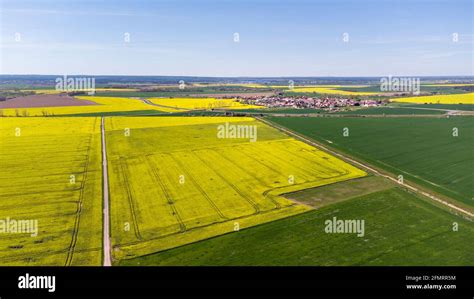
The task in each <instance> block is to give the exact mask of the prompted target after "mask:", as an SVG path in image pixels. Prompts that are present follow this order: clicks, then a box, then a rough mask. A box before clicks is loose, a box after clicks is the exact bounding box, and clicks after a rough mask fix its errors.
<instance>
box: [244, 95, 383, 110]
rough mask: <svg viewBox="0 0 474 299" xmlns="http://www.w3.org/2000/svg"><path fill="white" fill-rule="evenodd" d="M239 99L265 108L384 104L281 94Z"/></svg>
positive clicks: (340, 106)
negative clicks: (284, 95)
mask: <svg viewBox="0 0 474 299" xmlns="http://www.w3.org/2000/svg"><path fill="white" fill-rule="evenodd" d="M238 99H239V101H240V102H242V103H246V104H253V105H258V106H265V107H267V108H300V109H303V108H310V109H328V110H333V109H335V110H338V109H340V108H344V107H352V106H361V107H376V106H381V105H383V104H385V102H384V101H382V100H354V99H346V98H341V97H323V98H313V97H307V96H301V97H283V96H240V97H238Z"/></svg>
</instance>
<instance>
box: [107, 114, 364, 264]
mask: <svg viewBox="0 0 474 299" xmlns="http://www.w3.org/2000/svg"><path fill="white" fill-rule="evenodd" d="M105 127H106V140H107V156H108V163H109V179H110V194H111V199H110V200H111V227H112V245H113V259H114V262H115V263H116V262H118V261H119V260H121V259H128V258H133V257H136V256H140V255H145V254H149V253H153V252H158V251H161V250H166V249H169V248H173V247H177V246H181V245H184V244H188V243H191V242H196V241H198V240H203V239H206V238H210V237H213V236H217V235H221V234H225V233H233V232H235V231H237V230H239V229H244V228H247V227H251V226H254V225H257V224H261V223H264V222H269V221H273V220H276V219H280V218H283V217H288V216H291V215H295V214H298V213H303V212H305V211H307V210H309V208H308V207H306V206H303V205H299V204H296V203H294V202H292V201H289V200H287V199H285V198H284V197H283V196H281V195H282V194H283V193H288V192H293V191H298V190H302V189H306V188H311V187H317V186H321V185H326V184H331V183H334V182H339V181H344V180H348V179H352V178H357V177H362V176H365V175H366V173H365V172H363V171H362V170H359V169H357V168H355V167H353V166H351V165H349V164H347V163H345V162H344V161H342V160H339V159H337V158H336V157H334V156H331V155H329V154H327V153H325V152H322V151H320V150H318V149H316V148H314V147H312V146H309V145H307V144H305V143H302V142H300V141H297V140H295V139H293V138H290V137H289V136H287V135H285V134H284V133H282V132H280V131H278V130H276V129H274V128H272V127H270V126H268V125H266V124H263V123H261V122H259V121H257V120H255V119H253V118H243V117H242V118H236V117H233V118H226V117H207V118H206V117H188V118H186V117H166V118H158V117H149V118H146V117H133V118H127V117H112V118H106V125H105ZM226 128H227V129H226ZM231 128H234V130H236V129H239V128H240V129H242V130H243V131H242V132H244V131H245V129H247V130H249V131H248V132H250V130H253V131H252V132H257V133H256V135H255V134H254V135H253V136H254V137H256V138H255V139H253V140H256V141H251V140H252V138H251V134H250V133H249V135H245V134H244V133H242V134H241V135H240V138H225V136H227V137H229V136H237V135H232V134H230V133H229V134H228V135H221V134H220V133H219V132H221V133H222V130H223V129H225V130H232V129H231ZM251 128H253V129H251ZM255 128H256V131H255ZM240 129H239V130H240ZM252 134H253V133H252ZM247 137H248V138H247Z"/></svg>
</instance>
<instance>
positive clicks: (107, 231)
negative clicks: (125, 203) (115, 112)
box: [100, 117, 112, 266]
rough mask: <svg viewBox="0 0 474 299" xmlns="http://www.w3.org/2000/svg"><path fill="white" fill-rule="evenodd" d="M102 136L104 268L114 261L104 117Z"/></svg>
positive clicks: (101, 128) (101, 127)
mask: <svg viewBox="0 0 474 299" xmlns="http://www.w3.org/2000/svg"><path fill="white" fill-rule="evenodd" d="M100 130H101V134H102V182H103V189H102V194H103V199H104V203H103V205H104V206H103V209H104V210H103V213H104V214H103V221H104V224H103V233H104V235H103V243H104V244H103V246H102V247H103V250H104V258H103V265H104V266H112V259H111V257H110V251H111V250H110V249H111V248H110V225H109V224H110V220H109V215H110V213H109V178H108V170H107V149H106V147H105V127H104V117H102V120H101V126H100Z"/></svg>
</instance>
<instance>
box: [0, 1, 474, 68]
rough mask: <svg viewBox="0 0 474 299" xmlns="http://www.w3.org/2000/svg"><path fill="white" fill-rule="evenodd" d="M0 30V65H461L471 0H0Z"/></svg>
mask: <svg viewBox="0 0 474 299" xmlns="http://www.w3.org/2000/svg"><path fill="white" fill-rule="evenodd" d="M0 32H1V40H0V49H1V63H2V64H1V65H0V68H1V69H0V70H1V72H0V73H1V74H55V75H58V74H69V75H72V74H88V75H101V74H102V75H175V76H387V75H394V76H397V75H398V76H401V75H412V76H430V75H472V72H473V40H474V38H473V4H472V1H471V0H466V1H463V0H459V1H456V0H454V1H453V0H442V1H436V0H434V1H426V0H412V1H408V0H407V1H403V0H402V1H395V0H351V1H349V0H332V1H331V0H328V1H319V0H313V1H303V0H293V1H291V0H286V1H276V0H274V1H269V0H251V1H248V0H233V1H228V0H215V1H205V0H203V1H199V0H194V1H191V0H188V1H177V0H169V1H144V0H141V1H140V0H138V1H137V0H135V1H133V0H129V1H99V0H84V1H78V0H69V1H58V0H56V1H44V0H30V1H23V0H1V29H0ZM126 33H129V34H130V42H128V43H127V42H125V34H126ZM234 33H238V34H239V42H235V41H234ZM344 33H347V34H348V42H344V40H343V37H344ZM455 33H456V34H457V36H458V40H457V42H455V41H453V34H455ZM18 38H19V40H18V41H17V40H16V39H18Z"/></svg>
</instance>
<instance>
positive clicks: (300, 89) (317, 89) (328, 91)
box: [288, 86, 378, 95]
mask: <svg viewBox="0 0 474 299" xmlns="http://www.w3.org/2000/svg"><path fill="white" fill-rule="evenodd" d="M335 87H342V86H334V87H320V86H317V87H316V86H315V87H294V88H293V89H289V90H288V91H290V92H314V93H321V94H339V95H377V94H378V93H377V92H363V91H360V92H359V91H345V90H338V89H335ZM350 87H356V86H350Z"/></svg>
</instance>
